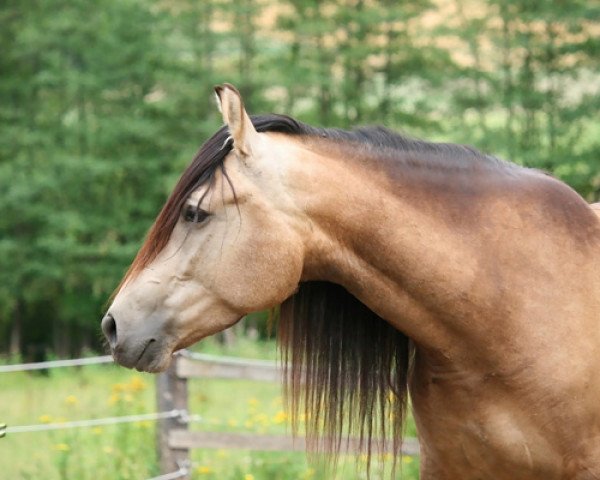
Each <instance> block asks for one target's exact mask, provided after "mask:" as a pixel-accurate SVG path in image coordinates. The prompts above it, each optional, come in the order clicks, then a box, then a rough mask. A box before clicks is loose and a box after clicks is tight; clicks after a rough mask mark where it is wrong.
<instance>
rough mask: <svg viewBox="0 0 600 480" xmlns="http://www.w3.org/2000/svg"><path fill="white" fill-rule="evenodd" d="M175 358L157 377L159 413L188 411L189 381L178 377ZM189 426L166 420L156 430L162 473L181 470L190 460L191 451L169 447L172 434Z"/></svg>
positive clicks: (169, 419) (175, 419) (175, 420)
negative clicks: (181, 466) (175, 410)
mask: <svg viewBox="0 0 600 480" xmlns="http://www.w3.org/2000/svg"><path fill="white" fill-rule="evenodd" d="M178 361H179V356H177V355H176V356H175V357H174V358H173V361H172V362H171V366H170V367H169V369H168V370H167V371H166V372H164V373H161V374H160V375H158V376H157V377H156V403H157V406H158V411H159V412H165V411H170V410H174V409H177V410H185V411H186V412H187V409H188V389H187V379H185V378H179V377H178V376H177V362H178ZM187 429H188V425H187V423H184V422H182V421H181V419H180V418H164V419H161V420H160V421H159V422H158V426H157V429H156V437H157V438H156V446H157V451H158V452H157V453H158V459H159V464H160V471H161V473H171V472H174V471H176V470H178V469H179V467H180V465H183V464H184V463H185V462H187V461H188V460H189V449H187V448H171V447H170V446H169V436H170V432H171V431H173V430H187Z"/></svg>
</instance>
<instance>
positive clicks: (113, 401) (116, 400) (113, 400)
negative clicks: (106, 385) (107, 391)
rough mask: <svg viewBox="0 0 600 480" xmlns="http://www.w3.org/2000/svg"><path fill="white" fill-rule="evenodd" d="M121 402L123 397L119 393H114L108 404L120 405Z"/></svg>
mask: <svg viewBox="0 0 600 480" xmlns="http://www.w3.org/2000/svg"><path fill="white" fill-rule="evenodd" d="M119 400H121V395H119V394H118V393H112V394H111V395H110V397H108V404H109V405H114V404H116V403H119Z"/></svg>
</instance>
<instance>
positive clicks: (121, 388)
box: [112, 383, 126, 393]
mask: <svg viewBox="0 0 600 480" xmlns="http://www.w3.org/2000/svg"><path fill="white" fill-rule="evenodd" d="M125 390H126V387H125V385H124V384H122V383H115V384H114V385H113V386H112V391H113V393H120V392H124V391H125Z"/></svg>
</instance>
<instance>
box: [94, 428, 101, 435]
mask: <svg viewBox="0 0 600 480" xmlns="http://www.w3.org/2000/svg"><path fill="white" fill-rule="evenodd" d="M103 431H104V429H103V428H102V427H94V428H92V433H93V434H94V435H102V432H103Z"/></svg>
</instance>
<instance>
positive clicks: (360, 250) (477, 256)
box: [290, 147, 561, 352]
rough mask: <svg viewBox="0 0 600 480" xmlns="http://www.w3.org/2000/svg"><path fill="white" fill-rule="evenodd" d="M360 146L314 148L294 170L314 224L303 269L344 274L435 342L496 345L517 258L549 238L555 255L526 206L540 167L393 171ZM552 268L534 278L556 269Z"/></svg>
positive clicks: (377, 307) (387, 313)
mask: <svg viewBox="0 0 600 480" xmlns="http://www.w3.org/2000/svg"><path fill="white" fill-rule="evenodd" d="M364 155H365V153H364V152H361V151H360V150H359V151H358V152H354V151H352V150H349V149H345V150H341V151H339V152H336V151H335V149H332V148H326V149H324V151H318V149H315V148H314V147H311V148H308V149H307V150H305V151H304V152H303V154H302V161H301V162H297V163H298V167H297V168H295V169H294V168H292V169H291V170H290V171H291V172H293V175H294V179H293V182H292V183H293V184H294V185H295V188H294V195H295V197H296V202H297V203H298V204H299V205H302V208H303V210H304V212H305V214H306V215H307V216H308V217H309V219H310V224H311V235H310V240H309V241H307V254H306V261H305V270H304V274H303V280H317V279H318V280H327V281H331V282H335V283H338V284H341V285H342V286H344V287H345V288H346V289H347V290H348V291H350V292H351V293H352V294H353V295H355V296H356V297H357V298H358V299H360V300H361V301H362V302H363V303H365V304H366V305H367V306H368V307H369V308H371V309H372V310H373V311H374V312H375V313H377V314H378V315H380V316H381V317H382V318H384V319H386V320H387V321H389V322H390V323H391V324H392V325H394V326H395V327H396V328H398V329H399V330H401V331H403V332H404V333H405V334H406V335H408V336H409V337H411V338H412V339H413V340H414V341H415V342H416V343H417V345H420V346H422V347H425V348H427V349H430V350H432V351H437V352H450V351H451V350H456V348H457V347H459V348H460V347H461V346H462V347H463V348H465V349H469V348H470V346H471V345H472V344H475V343H477V342H480V341H483V342H484V344H489V342H487V341H485V338H486V335H488V334H489V328H490V327H489V323H490V322H496V321H497V326H498V328H502V325H504V326H506V325H509V324H510V322H511V317H512V316H513V313H514V310H515V307H514V305H515V304H517V303H518V302H520V301H521V299H520V298H519V295H521V293H520V292H519V291H518V288H519V286H520V285H519V282H520V278H522V277H523V276H522V275H521V274H522V273H523V272H522V271H521V270H522V267H519V266H518V265H516V264H514V263H513V258H512V257H514V255H521V254H522V255H527V252H528V251H535V250H536V249H538V250H539V249H540V248H542V249H544V248H546V247H547V249H548V251H547V252H546V253H547V257H548V258H551V257H553V256H556V252H554V251H553V248H554V244H549V245H543V244H540V242H541V238H540V235H539V234H532V232H531V229H530V228H527V225H524V222H526V221H530V220H531V218H527V219H524V218H523V217H522V216H521V215H520V213H519V210H518V204H519V203H520V202H522V201H527V200H528V195H529V194H530V193H531V192H530V190H531V189H530V188H529V187H528V185H530V183H531V182H532V181H533V182H534V183H535V181H536V180H535V179H538V178H541V175H539V174H534V173H531V172H529V171H527V170H524V169H520V170H515V171H502V170H501V169H494V168H492V167H489V166H482V167H481V168H474V169H473V170H472V171H469V172H465V171H462V172H461V171H458V172H448V171H446V172H431V171H429V170H428V169H427V168H421V169H419V168H414V167H410V165H408V164H407V163H406V162H399V165H400V166H399V167H398V170H397V171H393V170H390V168H391V167H384V166H381V165H378V163H377V162H378V160H374V159H368V158H367V159H365V158H361V156H364ZM413 155H414V153H413ZM341 157H344V158H341ZM417 163H418V159H417ZM499 168H500V167H499ZM532 178H533V180H532ZM540 210H541V209H540ZM490 212H492V214H490ZM498 222H501V223H504V224H505V225H506V224H509V225H511V226H513V227H514V230H511V231H510V234H511V235H512V236H511V237H510V238H507V239H506V241H504V240H497V238H496V233H495V229H496V228H497V225H498ZM534 223H535V222H534ZM537 227H539V225H536V228H537ZM556 230H557V231H556V232H554V233H555V235H556V236H559V234H560V233H561V232H559V231H558V230H559V229H556ZM542 233H543V235H546V236H547V235H548V231H547V230H546V231H544V232H542ZM500 234H501V235H506V232H505V233H500ZM490 241H493V244H490ZM559 244H560V242H558V243H557V245H559ZM519 249H522V252H519ZM503 261H504V262H505V264H504V265H503V269H502V270H500V269H498V267H497V266H498V265H499V264H502V262H503ZM556 267H557V268H558V269H560V268H561V267H560V259H558V262H557V265H556ZM519 268H521V270H519ZM546 268H547V270H546V271H545V272H541V271H540V272H534V275H533V276H532V278H533V279H534V280H538V279H539V280H540V281H542V279H543V276H542V275H543V274H546V275H547V274H548V273H550V274H551V275H552V273H553V268H554V267H553V265H549V266H546ZM536 273H540V276H539V277H538V276H537V275H536ZM557 275H558V271H557ZM511 282H514V284H513V285H512V287H516V288H513V289H512V291H510V292H509V291H508V287H509V285H511ZM522 287H523V288H526V287H527V285H526V284H523V285H522ZM511 301H514V302H515V303H513V304H512V306H511V304H510V302H511ZM482 319H485V320H486V321H485V322H482ZM500 348H502V345H500V344H499V345H498V349H500Z"/></svg>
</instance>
